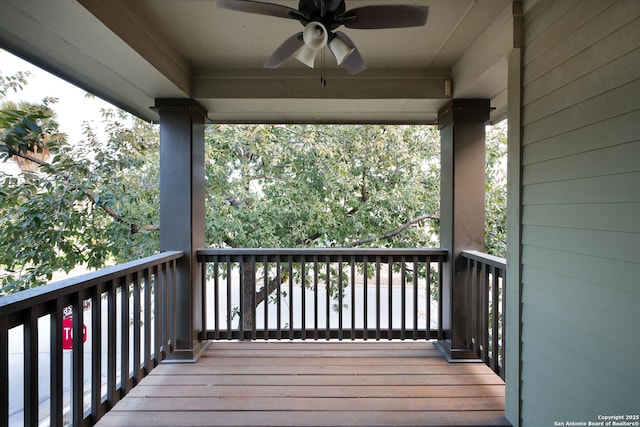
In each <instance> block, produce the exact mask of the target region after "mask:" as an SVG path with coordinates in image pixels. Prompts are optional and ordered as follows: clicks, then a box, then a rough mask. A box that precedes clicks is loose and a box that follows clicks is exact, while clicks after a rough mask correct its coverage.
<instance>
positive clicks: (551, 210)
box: [522, 203, 640, 251]
mask: <svg viewBox="0 0 640 427" xmlns="http://www.w3.org/2000/svg"><path fill="white" fill-rule="evenodd" d="M576 212H580V215H576ZM639 218H640V203H625V204H620V203H599V204H575V205H568V204H550V205H536V206H528V207H527V211H526V212H525V213H524V215H523V217H522V224H523V225H524V226H527V225H538V226H543V227H564V228H575V229H589V230H594V231H613V232H625V233H637V232H638V219H639ZM635 251H638V248H635Z"/></svg>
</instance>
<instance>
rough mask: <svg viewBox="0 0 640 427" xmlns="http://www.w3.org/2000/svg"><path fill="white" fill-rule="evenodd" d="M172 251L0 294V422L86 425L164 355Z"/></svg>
mask: <svg viewBox="0 0 640 427" xmlns="http://www.w3.org/2000/svg"><path fill="white" fill-rule="evenodd" d="M182 256H183V254H182V252H165V253H162V254H159V255H156V256H151V257H148V258H144V259H141V260H139V261H135V262H131V263H127V264H122V265H118V266H115V267H111V268H107V269H104V270H101V271H98V272H95V273H89V274H85V275H83V276H79V277H76V278H71V279H66V280H62V281H59V282H55V283H51V284H49V285H45V286H42V287H39V288H35V289H30V290H26V291H22V292H19V293H17V294H14V295H9V296H5V297H2V298H0V396H1V398H0V399H1V400H0V426H2V427H4V426H9V425H24V426H37V425H39V424H46V425H51V426H62V425H69V424H71V425H73V426H85V425H93V424H95V423H96V422H97V421H98V420H99V419H100V417H102V416H103V415H104V414H105V413H106V412H107V411H108V410H109V409H111V407H113V405H114V404H115V403H116V402H117V401H118V400H120V399H121V398H122V397H123V396H124V395H125V394H127V392H128V391H129V390H130V389H131V388H132V387H133V386H134V385H135V384H137V383H138V381H140V380H141V379H142V378H143V377H144V376H145V375H146V374H148V373H149V371H151V370H152V369H153V368H154V367H155V366H156V365H157V364H158V363H159V362H160V361H161V360H163V359H164V358H166V357H167V356H168V355H169V353H171V351H172V349H173V344H174V335H175V328H174V324H175V323H174V322H175V315H174V300H175V299H174V297H173V295H174V290H175V281H176V279H175V271H176V260H177V259H179V258H180V257H182ZM85 324H87V325H88V326H87V325H85ZM85 328H86V332H85V330H84V329H85ZM85 340H86V342H84V341H85ZM16 342H17V344H16ZM16 347H17V348H16ZM71 348H72V349H71ZM67 349H68V350H67ZM10 359H11V363H10ZM67 362H68V363H67ZM10 368H11V369H10ZM16 371H21V372H16ZM87 373H88V375H87ZM46 383H48V385H47V384H46ZM40 402H44V403H40Z"/></svg>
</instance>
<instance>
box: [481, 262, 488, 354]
mask: <svg viewBox="0 0 640 427" xmlns="http://www.w3.org/2000/svg"><path fill="white" fill-rule="evenodd" d="M480 272H481V273H480V281H481V284H480V289H482V297H481V301H482V334H481V337H482V341H481V342H482V360H484V362H485V363H488V362H489V280H488V279H489V272H488V271H487V266H486V264H482V265H481V268H480Z"/></svg>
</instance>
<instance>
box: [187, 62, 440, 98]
mask: <svg viewBox="0 0 640 427" xmlns="http://www.w3.org/2000/svg"><path fill="white" fill-rule="evenodd" d="M324 79H325V80H326V86H323V85H322V84H321V80H320V71H319V70H310V69H279V70H262V69H258V70H238V69H200V70H195V71H194V73H193V80H192V83H191V87H192V92H191V93H192V96H193V97H194V98H218V99H226V98H232V99H244V98H252V99H261V98H270V99H275V98H281V99H449V98H450V97H451V94H450V93H448V92H447V91H448V88H450V85H451V73H450V71H449V70H426V69H388V70H366V71H364V72H362V73H360V74H358V75H356V76H351V75H348V74H347V73H346V72H344V71H343V70H339V69H330V70H326V71H325V73H324Z"/></svg>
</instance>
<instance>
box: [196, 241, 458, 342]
mask: <svg viewBox="0 0 640 427" xmlns="http://www.w3.org/2000/svg"><path fill="white" fill-rule="evenodd" d="M197 257H198V261H199V262H200V265H201V269H202V273H201V274H202V276H203V277H205V278H206V280H203V281H202V282H203V286H204V289H203V292H202V294H203V296H204V297H203V306H202V312H203V320H202V321H203V324H204V325H205V331H204V333H203V335H202V338H203V339H214V340H221V339H278V340H279V339H338V340H341V339H444V338H446V331H444V330H443V328H442V325H443V322H442V304H441V301H440V295H442V274H441V272H442V271H443V268H442V266H443V262H445V261H446V258H447V251H446V250H441V249H332V248H318V249H204V250H199V251H198V254H197ZM265 302H267V303H266V304H265Z"/></svg>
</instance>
